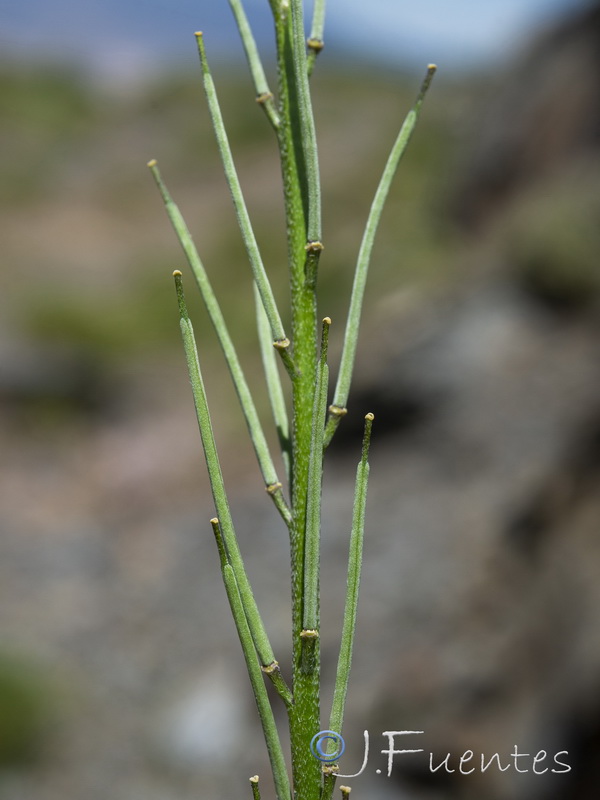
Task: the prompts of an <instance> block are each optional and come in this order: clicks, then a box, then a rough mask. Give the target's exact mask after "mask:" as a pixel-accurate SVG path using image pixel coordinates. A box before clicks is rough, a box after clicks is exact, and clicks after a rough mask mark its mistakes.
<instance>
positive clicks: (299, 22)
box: [291, 0, 321, 244]
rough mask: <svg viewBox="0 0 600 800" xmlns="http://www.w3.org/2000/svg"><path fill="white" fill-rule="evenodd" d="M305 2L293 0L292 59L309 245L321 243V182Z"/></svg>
mask: <svg viewBox="0 0 600 800" xmlns="http://www.w3.org/2000/svg"><path fill="white" fill-rule="evenodd" d="M302 5H303V3H302V0H291V9H292V58H293V64H294V77H295V81H296V88H297V92H298V111H299V113H300V133H301V137H302V150H303V153H304V162H305V165H306V184H307V193H308V221H307V232H306V235H307V239H308V242H307V243H308V244H311V243H313V242H320V241H321V182H320V177H319V158H318V152H317V136H316V132H315V121H314V117H313V111H312V103H311V99H310V87H309V83H308V74H307V70H308V66H307V60H306V44H305V40H304V16H303V11H302Z"/></svg>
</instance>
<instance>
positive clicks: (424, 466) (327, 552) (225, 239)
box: [0, 0, 600, 800]
mask: <svg viewBox="0 0 600 800" xmlns="http://www.w3.org/2000/svg"><path fill="white" fill-rule="evenodd" d="M247 7H248V12H249V16H250V18H251V21H252V23H253V25H254V26H255V30H256V33H257V38H258V40H259V42H260V44H261V46H262V47H263V48H264V52H265V54H266V60H267V63H268V64H269V67H271V66H272V65H271V63H270V61H269V59H270V55H271V54H272V42H271V23H270V16H269V15H270V10H269V8H268V4H267V3H266V2H263V1H262V0H254V2H250V1H249V2H248V3H247ZM328 14H329V16H328V20H327V27H326V36H325V38H326V49H325V51H324V53H323V54H322V56H321V58H320V61H319V63H318V68H317V71H316V74H315V76H314V80H313V93H314V102H315V108H316V123H317V130H318V135H319V140H320V155H321V159H322V173H323V188H324V208H325V211H324V214H325V218H324V240H325V244H326V250H325V253H324V255H323V258H322V262H321V265H322V266H321V273H320V281H321V288H322V295H321V298H322V299H321V307H320V312H321V313H322V314H328V315H330V316H331V317H332V319H333V322H334V327H333V329H332V337H333V343H332V349H333V357H332V365H333V371H334V372H335V364H336V356H337V355H339V351H340V345H341V337H342V332H343V328H344V323H345V314H346V308H347V304H348V298H349V292H350V285H351V275H352V270H353V266H354V261H355V258H356V252H357V248H358V245H359V242H360V237H361V232H362V228H363V225H364V221H365V219H366V215H367V212H368V208H369V204H370V200H371V198H372V195H373V192H374V190H375V187H376V185H377V181H378V179H379V175H380V173H381V169H382V167H383V164H384V162H385V158H386V157H387V153H388V151H389V148H390V146H391V144H392V142H393V140H394V138H395V136H396V133H397V130H398V127H399V124H400V122H401V120H402V118H403V116H404V114H405V113H406V111H407V110H408V108H409V107H410V104H411V102H412V100H413V99H414V96H415V94H416V91H417V88H418V85H419V82H420V79H421V76H422V75H423V73H424V70H425V67H426V65H427V63H428V62H430V61H435V62H436V63H438V65H439V67H440V70H439V74H438V76H437V77H436V79H435V82H434V85H433V88H432V90H431V92H430V95H429V97H428V98H427V101H426V105H425V107H424V111H423V114H422V118H421V121H420V123H419V126H418V129H417V133H416V135H415V138H414V140H413V141H412V143H411V145H410V147H409V150H408V152H407V154H406V157H405V160H404V161H403V163H402V165H401V168H400V171H399V174H398V177H397V180H396V181H395V184H394V186H393V189H392V192H391V195H390V201H389V205H388V207H387V210H386V212H385V215H384V218H383V222H382V226H381V230H380V233H379V235H378V239H377V244H376V248H375V252H374V259H373V265H372V272H371V276H370V285H369V288H368V292H367V297H366V306H365V314H364V320H363V329H362V338H361V343H360V349H359V353H358V363H357V373H356V383H355V389H354V392H353V395H352V396H351V400H350V403H349V407H350V413H349V414H348V417H347V418H346V419H345V420H344V422H343V424H342V426H341V427H340V430H339V432H338V438H337V441H336V442H335V444H334V445H332V448H331V452H330V456H329V459H328V464H327V468H328V469H327V474H326V479H325V490H324V492H325V493H324V504H325V508H324V524H323V528H324V530H323V575H322V585H323V668H324V680H325V690H324V713H323V727H325V726H326V720H327V718H328V709H329V703H330V699H331V692H332V682H333V676H334V673H335V664H336V660H337V647H338V643H339V632H340V629H341V615H342V608H343V586H344V584H345V559H346V555H347V542H348V529H349V523H350V517H351V495H352V489H353V481H354V477H353V476H354V470H355V465H356V461H357V459H358V456H359V450H360V428H361V421H362V417H363V415H364V413H365V412H366V411H373V412H374V413H375V416H376V420H377V421H376V428H375V434H374V443H373V448H372V458H371V466H372V472H371V476H372V477H371V488H370V499H369V507H368V514H367V537H366V539H367V541H366V551H365V564H364V572H363V584H362V596H361V606H360V611H359V622H358V631H357V641H356V654H355V665H354V671H353V674H352V678H351V684H350V695H349V702H348V707H347V717H346V721H345V725H344V731H343V732H344V735H345V738H346V741H347V745H348V752H347V756H346V757H345V760H344V762H343V764H342V768H343V770H344V771H345V772H356V771H357V770H358V769H359V766H360V763H361V760H362V745H363V739H362V733H363V730H365V729H368V730H369V731H370V734H371V742H372V755H371V760H370V762H369V766H368V768H367V770H366V771H365V773H364V774H363V775H361V776H360V777H359V778H356V779H355V781H354V782H353V786H354V792H355V794H356V795H357V797H370V798H372V800H387V799H388V798H403V799H404V800H421V798H423V800H446V799H450V798H458V799H459V800H470V799H471V798H481V797H485V798H486V799H487V800H521V798H528V800H563V798H572V799H573V800H587V799H588V798H592V797H593V798H595V797H597V785H598V782H599V779H600V775H599V774H598V773H599V769H600V768H599V765H600V758H599V757H598V747H599V745H600V694H599V689H600V686H599V682H600V681H599V669H598V668H599V666H600V626H599V624H598V614H599V611H600V580H599V578H600V537H599V531H600V500H599V498H600V493H599V492H598V488H599V484H600V470H599V468H600V380H599V379H600V358H599V355H600V337H599V333H600V330H599V329H600V324H599V323H600V258H599V256H600V226H599V221H600V4H598V3H597V2H575V0H504V2H499V1H498V0H489V1H488V2H487V3H486V4H481V3H476V2H471V0H457V1H456V2H455V3H445V2H443V1H442V0H431V2H430V3H429V4H428V5H427V6H423V5H417V4H409V3H398V2H397V0H371V2H370V3H368V4H364V3H361V2H359V1H358V0H352V2H350V1H349V0H329V3H328ZM230 17H231V14H230V10H229V7H228V4H227V3H226V2H225V0H222V2H221V1H220V2H214V1H213V2H211V3H208V2H204V3H202V2H200V3H193V2H191V0H178V2H177V3H169V2H167V0H138V1H137V2H133V0H124V1H122V2H119V3H117V2H115V1H114V0H105V2H103V3H99V2H96V1H95V0H87V1H86V2H81V3H78V4H75V3H73V2H71V0H55V2H54V3H52V4H48V3H42V2H40V1H39V0H21V2H20V3H19V4H16V3H8V2H7V1H5V0H1V1H0V42H1V44H2V56H1V60H0V108H1V111H2V114H1V118H2V124H1V126H0V176H1V178H0V204H1V210H2V215H1V241H2V245H1V248H2V262H3V263H2V274H3V282H2V283H3V291H2V293H1V295H0V334H1V335H0V411H1V416H0V469H1V470H2V480H1V482H0V530H1V536H0V637H1V638H0V798H2V800H59V799H60V800H65V798H69V800H105V798H107V797H109V796H110V797H111V798H112V800H138V798H139V800H142V798H143V800H192V798H198V797H202V798H214V800H221V798H223V799H224V798H226V797H232V796H244V794H243V793H244V792H246V793H247V795H249V788H248V786H247V784H246V780H247V777H249V776H250V775H252V774H254V773H256V772H259V773H261V775H263V776H264V790H263V797H264V798H265V800H269V798H270V797H272V794H271V787H270V781H269V780H268V777H267V776H268V765H267V764H266V759H265V753H264V745H263V743H262V741H261V737H260V733H259V726H258V723H257V720H256V716H255V709H254V707H253V700H252V698H251V695H250V691H249V687H248V685H247V678H246V676H245V671H244V666H243V660H242V657H241V654H240V653H239V646H238V643H237V641H236V636H235V632H234V627H233V623H232V622H231V620H230V618H229V614H228V610H227V601H226V598H225V593H224V590H223V588H222V586H221V581H220V574H219V570H218V559H217V555H216V553H215V552H214V546H213V542H212V534H211V532H210V526H209V524H208V520H209V518H210V517H211V516H212V515H213V508H212V502H211V499H210V492H209V489H208V483H207V477H206V473H205V468H204V465H203V461H202V455H201V447H200V441H199V436H198V435H197V431H196V423H195V418H194V412H193V406H192V401H191V396H190V392H189V387H188V380H187V374H186V369H185V363H184V359H183V355H182V352H181V347H180V342H179V330H178V324H177V315H176V307H175V300H174V296H173V287H172V279H171V272H172V270H173V269H174V268H177V267H182V266H183V259H182V255H181V253H180V251H179V248H178V244H177V242H176V240H175V238H174V235H173V234H172V231H171V229H170V226H169V224H168V221H167V219H166V216H165V214H164V211H163V208H162V205H161V202H160V199H159V197H158V194H157V192H156V189H155V187H154V185H153V182H152V180H151V177H150V175H149V174H148V171H147V169H146V167H145V164H146V162H147V161H148V160H149V159H150V158H157V159H158V161H159V164H160V166H161V168H162V172H163V176H164V178H165V180H166V181H167V183H168V185H169V187H170V189H171V191H172V193H173V195H174V196H175V199H176V201H177V202H178V204H179V205H180V208H181V210H182V211H183V213H184V215H185V216H186V219H187V221H188V224H189V226H190V228H191V229H192V231H193V234H194V237H195V240H196V243H197V245H198V247H199V249H200V252H201V254H202V257H203V259H204V261H205V264H206V266H207V269H208V271H209V273H210V276H211V279H212V280H213V283H214V285H215V288H216V290H217V293H218V295H219V297H220V299H221V302H222V306H223V309H224V312H225V316H226V318H227V320H228V322H229V324H230V327H231V330H232V334H233V337H234V339H235V341H236V344H237V346H238V347H239V350H240V354H241V357H242V359H243V362H244V364H245V366H246V368H247V372H248V375H249V379H250V382H251V384H252V386H253V387H254V388H255V391H256V393H257V398H258V402H259V406H260V408H261V410H262V411H263V412H264V419H265V424H267V423H268V421H269V416H268V407H267V402H266V398H265V393H264V388H263V385H262V380H261V374H260V365H259V362H258V359H257V355H256V352H257V346H256V337H255V333H254V327H253V316H254V314H253V303H252V302H251V301H250V300H249V298H250V297H251V294H249V292H250V288H251V286H250V281H249V270H248V267H247V263H246V260H245V255H244V251H243V247H242V244H241V241H240V238H239V235H238V234H237V232H236V228H235V221H234V215H233V212H232V210H231V206H230V201H229V196H228V191H227V187H226V185H225V181H224V178H223V176H222V174H221V169H220V166H219V161H218V155H217V150H216V146H215V143H214V141H213V136H212V132H211V129H210V124H209V120H208V114H207V111H206V108H205V104H204V97H203V93H202V89H201V84H200V80H199V71H198V66H197V54H196V50H195V42H194V39H193V36H192V33H193V31H195V30H197V29H202V30H203V31H204V32H205V38H206V46H207V49H208V53H209V57H210V58H211V61H212V63H213V65H214V71H215V79H216V82H217V88H218V91H219V93H220V97H221V102H222V106H223V109H224V114H225V118H226V122H227V125H228V130H229V134H230V138H231V142H232V146H233V148H234V153H235V156H236V159H237V164H238V169H239V172H240V175H241V179H242V183H243V187H244V190H245V192H246V196H247V201H248V204H249V206H250V210H251V214H252V216H253V220H254V223H255V228H256V232H257V236H258V239H259V242H260V244H261V247H262V250H263V254H264V257H265V260H266V263H267V265H268V269H269V271H270V274H271V276H272V280H273V283H274V285H275V289H276V292H277V295H278V297H279V299H280V303H281V307H282V309H284V310H285V309H287V301H288V298H287V294H286V278H285V242H284V235H283V217H282V211H281V202H280V194H281V190H280V180H279V173H278V164H277V160H276V152H275V147H274V141H273V137H272V135H271V131H270V129H269V127H268V125H267V123H266V121H265V119H263V117H262V115H261V113H260V110H259V109H258V108H257V107H256V104H255V102H254V97H253V89H252V86H251V83H250V81H249V79H248V76H247V71H246V68H245V65H244V63H243V59H242V54H241V46H240V44H239V42H238V39H237V34H236V31H235V27H234V25H233V23H232V20H231V18H230ZM188 283H189V281H188ZM194 294H195V293H194V292H193V291H192V287H191V284H190V286H189V290H188V295H189V300H190V304H191V306H192V310H193V314H194V322H195V327H196V332H197V337H198V340H199V346H200V351H201V357H202V361H203V365H204V371H205V374H206V378H207V382H208V391H209V401H210V402H211V404H212V406H213V407H214V408H215V409H216V411H217V413H215V418H214V424H215V429H216V436H217V440H218V444H219V447H220V451H221V457H222V462H223V469H224V473H225V479H226V482H227V484H228V486H229V487H230V490H231V498H232V506H233V514H234V520H235V521H236V522H237V526H238V533H239V538H240V543H241V548H242V551H243V554H244V557H245V559H246V563H247V567H248V570H249V573H250V577H251V580H252V582H253V585H254V586H255V591H256V595H257V597H258V601H259V605H260V607H261V608H262V609H263V613H264V617H265V619H266V623H267V628H268V630H269V632H270V634H271V636H272V640H273V643H274V649H275V652H276V654H277V655H278V657H279V660H280V661H281V663H282V665H283V666H284V669H285V668H286V666H287V665H288V663H289V658H288V655H287V654H288V650H289V634H288V629H289V597H288V595H289V588H288V578H287V571H288V550H287V544H286V535H285V533H284V531H283V529H282V527H281V525H280V524H279V521H278V517H277V516H276V515H275V514H274V512H273V510H272V508H271V506H270V505H269V502H268V499H267V498H266V496H265V493H264V489H263V488H262V486H261V481H260V477H259V474H258V470H257V469H256V468H255V465H254V462H253V454H252V452H251V449H250V447H249V445H248V444H247V442H246V436H245V430H244V424H243V420H242V418H241V415H240V413H239V411H238V409H237V406H236V400H235V397H234V395H233V392H232V390H231V388H230V386H229V381H228V376H227V374H226V371H225V369H224V367H223V363H222V360H221V356H220V353H219V351H218V347H217V345H216V341H215V337H214V335H213V334H212V332H211V330H210V327H209V325H208V324H207V321H206V319H205V314H204V311H203V309H202V307H201V303H200V302H199V301H198V299H197V298H195V297H194ZM286 313H287V312H286ZM409 729H412V730H424V731H425V735H424V736H423V737H421V738H420V739H419V740H418V742H411V744H407V745H406V746H410V747H422V748H424V749H425V750H426V751H427V752H429V751H432V752H434V753H435V755H436V759H437V761H438V763H439V761H441V760H442V759H443V758H444V757H445V755H446V754H447V753H452V754H454V758H455V762H454V766H455V767H456V766H457V759H458V758H459V757H460V755H461V754H462V753H463V752H465V750H473V751H474V752H475V754H476V758H478V757H479V754H480V753H484V754H485V755H486V756H488V757H489V756H491V755H492V754H493V753H498V754H500V756H501V757H502V758H503V762H504V763H505V764H506V763H508V762H509V761H510V755H511V754H512V753H513V749H514V746H515V745H518V747H519V751H520V752H524V753H530V754H536V753H537V752H538V751H540V750H545V751H547V752H548V753H549V754H550V759H551V758H552V756H553V755H554V754H555V753H557V752H559V751H563V750H566V751H568V756H567V757H563V758H564V760H566V761H567V762H568V763H569V764H570V766H571V767H572V770H571V771H570V772H569V773H567V774H556V773H552V772H548V773H545V774H544V775H536V774H534V773H533V771H532V758H529V759H525V760H524V761H522V762H519V766H520V767H521V769H523V768H527V770H528V771H527V772H523V773H518V772H517V771H516V770H515V769H514V768H511V769H509V770H507V771H506V772H500V771H499V770H498V769H488V770H487V771H486V772H485V773H481V771H479V770H477V771H476V772H475V773H473V774H471V775H469V776H464V775H460V774H458V775H457V774H448V773H447V772H445V771H444V770H440V771H438V772H436V773H434V774H432V773H431V772H430V771H429V768H428V761H427V758H426V757H423V754H421V756H416V755H415V756H411V757H402V758H400V757H399V758H398V759H397V761H396V765H395V768H394V773H393V776H392V777H391V778H387V777H385V775H376V774H375V769H376V768H377V767H379V768H382V769H384V768H385V760H384V757H383V756H381V755H380V754H379V751H380V750H381V749H382V748H384V747H385V746H386V745H387V740H385V739H384V738H383V737H381V732H382V731H384V730H409ZM397 746H398V747H401V746H403V744H397ZM382 761H383V763H380V762H382ZM550 766H553V765H550Z"/></svg>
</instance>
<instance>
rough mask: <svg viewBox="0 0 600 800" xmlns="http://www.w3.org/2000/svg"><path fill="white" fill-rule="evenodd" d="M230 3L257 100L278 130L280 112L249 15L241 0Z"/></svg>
mask: <svg viewBox="0 0 600 800" xmlns="http://www.w3.org/2000/svg"><path fill="white" fill-rule="evenodd" d="M229 5H230V6H231V10H232V11H233V15H234V17H235V21H236V24H237V27H238V30H239V32H240V36H241V38H242V44H243V45H244V50H245V52H246V58H247V59H248V66H249V67H250V72H251V73H252V80H253V81H254V88H255V89H256V101H257V103H259V104H260V105H261V106H262V107H263V108H264V110H265V114H266V115H267V117H268V119H269V122H270V123H271V125H272V126H273V128H274V129H275V130H277V129H278V128H279V114H278V113H277V109H276V108H275V103H274V102H273V94H272V93H271V90H270V89H269V84H268V82H267V76H266V75H265V70H264V68H263V65H262V61H261V60H260V55H259V53H258V48H257V46H256V41H255V40H254V36H253V35H252V29H251V28H250V24H249V23H248V17H247V16H246V12H245V11H244V7H243V5H242V3H241V0H229Z"/></svg>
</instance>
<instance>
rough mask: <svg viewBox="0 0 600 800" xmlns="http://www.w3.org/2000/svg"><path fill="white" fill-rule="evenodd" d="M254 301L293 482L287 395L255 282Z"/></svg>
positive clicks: (272, 400) (275, 415) (275, 413)
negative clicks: (285, 395) (285, 394)
mask: <svg viewBox="0 0 600 800" xmlns="http://www.w3.org/2000/svg"><path fill="white" fill-rule="evenodd" d="M254 301H255V306H256V323H257V328H258V340H259V344H260V352H261V356H262V362H263V367H264V371H265V379H266V382H267V392H268V394H269V402H270V404H271V411H272V412H273V419H274V421H275V427H276V429H277V435H278V437H279V444H280V447H281V454H282V457H283V463H284V466H285V470H286V474H287V475H288V479H289V480H290V482H291V468H292V453H291V445H292V443H291V439H290V423H289V420H288V413H287V408H286V403H285V397H284V395H283V387H282V385H281V377H280V375H279V370H278V368H277V359H276V358H275V352H274V347H273V342H272V340H271V330H270V328H269V320H268V319H267V315H266V314H265V310H264V308H263V305H262V303H261V300H260V295H259V293H258V289H257V288H256V284H254Z"/></svg>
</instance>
